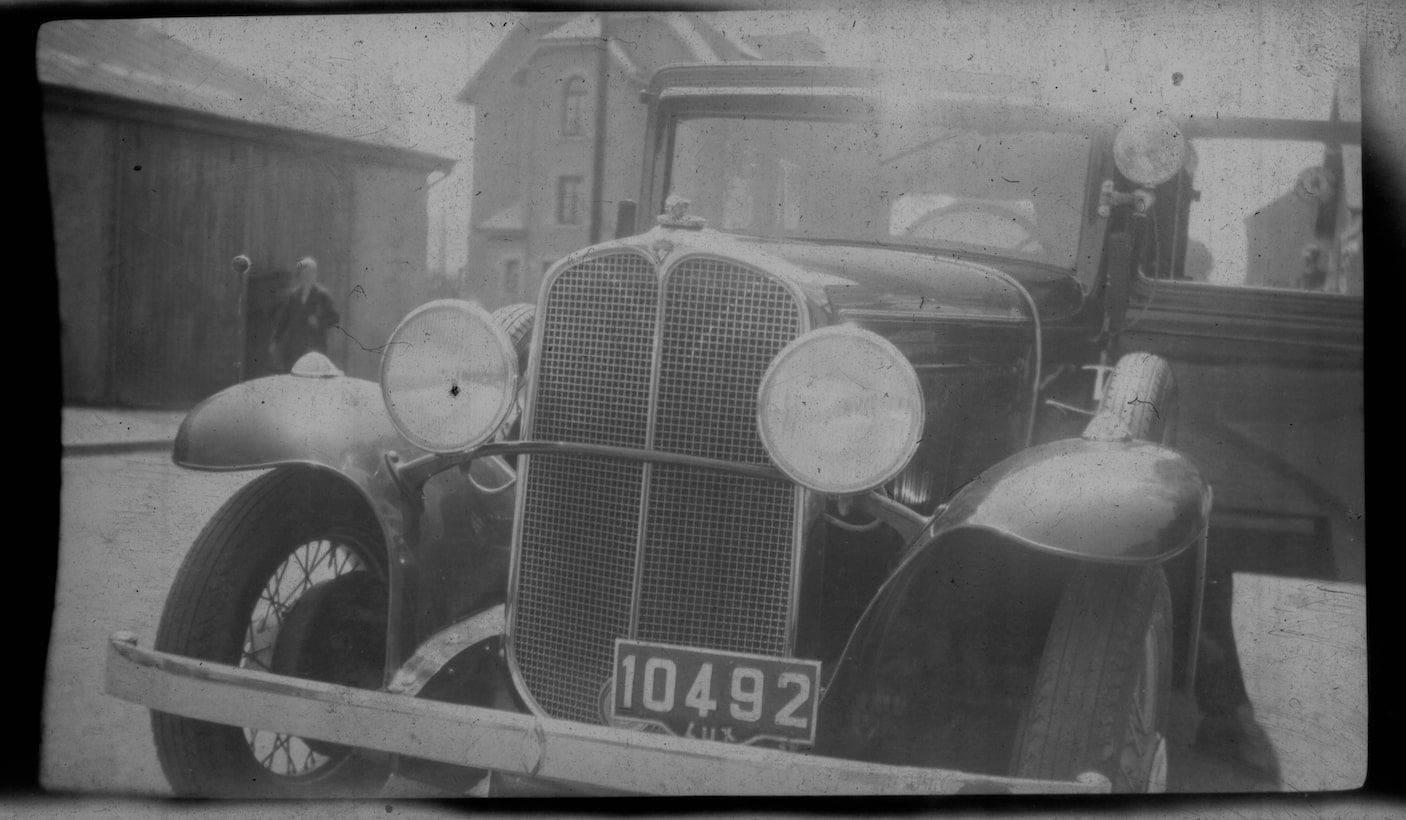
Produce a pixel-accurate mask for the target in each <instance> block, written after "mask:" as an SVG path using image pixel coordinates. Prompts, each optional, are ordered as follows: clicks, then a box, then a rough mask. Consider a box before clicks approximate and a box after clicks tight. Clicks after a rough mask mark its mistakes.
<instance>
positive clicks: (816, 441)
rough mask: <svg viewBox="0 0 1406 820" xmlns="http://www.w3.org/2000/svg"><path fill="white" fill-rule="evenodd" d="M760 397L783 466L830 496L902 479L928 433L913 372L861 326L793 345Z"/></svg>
mask: <svg viewBox="0 0 1406 820" xmlns="http://www.w3.org/2000/svg"><path fill="white" fill-rule="evenodd" d="M757 398H758V402H757V430H758V433H759V434H760V436H761V439H762V443H763V444H764V445H766V449H767V452H768V453H770V454H771V458H772V460H773V461H775V462H776V466H778V467H780V468H781V470H782V472H784V473H786V475H788V476H790V477H791V478H792V480H794V481H795V482H796V483H797V484H801V485H803V486H806V487H809V488H811V489H813V490H819V491H820V492H824V493H835V494H850V493H860V492H864V491H866V490H871V489H873V488H875V487H878V486H879V485H881V484H883V483H884V482H886V481H888V480H889V479H891V478H893V477H894V476H896V475H898V473H899V471H901V470H902V469H903V468H904V467H905V466H906V465H907V464H908V461H909V460H910V459H911V458H912V457H913V452H914V451H915V450H916V449H917V448H918V440H919V439H920V438H921V436H922V432H923V391H922V387H921V386H920V385H919V384H918V374H917V373H916V372H915V371H914V370H913V365H912V364H910V363H909V361H908V359H907V357H905V356H904V355H903V354H902V353H900V352H899V350H898V348H896V347H894V346H893V345H892V344H890V343H889V342H888V341H887V340H886V339H884V338H883V337H882V336H879V335H878V334H876V333H872V332H870V331H867V330H863V329H860V328H857V327H850V326H836V327H827V328H821V329H819V330H814V331H811V332H810V333H807V334H805V335H804V336H801V337H800V338H798V339H795V340H794V341H792V342H791V343H790V344H789V345H787V346H786V347H785V348H784V349H783V350H782V351H781V352H780V353H778V354H777V356H776V359H775V360H773V361H772V363H771V366H770V367H769V368H767V371H766V375H764V376H763V377H762V383H761V387H760V389H759V390H758V397H757Z"/></svg>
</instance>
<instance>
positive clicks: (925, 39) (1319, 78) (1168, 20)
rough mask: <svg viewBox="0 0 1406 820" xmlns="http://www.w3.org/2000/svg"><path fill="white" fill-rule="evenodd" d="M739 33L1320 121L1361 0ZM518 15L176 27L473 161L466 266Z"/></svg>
mask: <svg viewBox="0 0 1406 820" xmlns="http://www.w3.org/2000/svg"><path fill="white" fill-rule="evenodd" d="M709 16H710V17H711V18H712V19H713V22H714V23H715V24H716V25H717V26H719V27H720V28H722V29H723V30H724V31H727V32H729V33H734V34H743V33H749V32H751V33H783V32H788V31H805V32H808V33H809V34H811V35H812V36H814V37H815V38H816V39H818V40H819V41H820V42H821V43H822V44H823V45H824V47H825V49H826V56H827V59H829V60H830V61H831V62H840V63H869V62H875V61H878V62H883V63H885V64H887V65H888V66H889V67H890V68H892V69H896V70H897V71H898V72H899V73H900V74H901V73H903V72H904V71H905V69H906V68H908V67H910V66H912V67H918V66H926V67H933V68H941V69H956V70H974V71H983V72H993V73H1006V74H1014V75H1017V76H1020V77H1022V78H1028V79H1030V80H1034V81H1037V82H1038V83H1039V84H1040V86H1041V88H1042V89H1043V90H1044V92H1045V93H1047V94H1049V95H1051V96H1052V97H1054V98H1056V99H1057V100H1062V101H1065V102H1070V103H1076V104H1080V105H1094V106H1106V107H1107V108H1108V110H1109V111H1110V113H1113V114H1115V115H1117V114H1120V113H1121V115H1126V114H1128V113H1129V109H1136V110H1139V111H1149V110H1150V111H1161V112H1163V113H1167V114H1170V115H1173V116H1178V115H1185V114H1189V113H1194V114H1197V115H1202V114H1205V115H1211V114H1213V113H1214V112H1218V111H1219V112H1226V111H1229V112H1235V113H1237V114H1241V115H1265V116H1279V117H1302V118H1321V117H1325V116H1326V115H1327V113H1328V109H1327V106H1328V101H1329V100H1330V99H1331V95H1332V89H1333V84H1334V82H1335V80H1336V78H1337V76H1338V73H1339V72H1340V71H1342V70H1344V69H1355V68H1356V64H1357V54H1358V51H1357V49H1358V35H1357V31H1358V25H1359V21H1360V19H1361V8H1360V4H1358V3H1354V2H1350V0H1338V1H1337V2H1322V0H1265V2H1227V1H1226V0H1187V2H1179V3H1164V2H1150V0H1125V1H1124V2H1117V3H1114V2H1088V3H1084V2H1068V0H1066V1H1065V2H1052V1H1038V2H1037V0H1014V1H1013V2H1006V3H989V2H986V1H985V0H944V2H928V3H918V2H907V1H906V0H874V1H873V2H854V0H839V2H833V3H827V4H825V5H823V6H811V7H802V8H797V9H791V10H786V11H779V12H778V11H761V12H723V13H717V14H713V15H709ZM524 17H529V15H524V14H522V13H517V12H470V13H456V14H450V13H437V14H393V15H385V14H382V15H357V16H316V17H314V16H308V17H296V16H292V17H290V16H283V17H243V18H241V17H224V18H182V19H167V20H160V21H153V22H154V23H155V24H156V25H157V26H158V27H159V28H162V29H163V30H165V31H166V32H167V33H168V34H171V35H174V36H175V37H177V38H178V39H180V40H182V41H184V42H186V43H187V44H189V45H191V46H193V47H195V48H197V49H200V50H201V51H204V52H207V53H209V54H211V55H212V56H215V57H218V58H220V59H223V60H225V61H227V62H230V63H233V64H235V65H238V66H242V67H245V68H247V69H248V70H249V71H250V72H251V73H254V74H259V75H262V76H265V77H267V78H269V79H271V80H273V81H275V82H278V83H281V84H293V85H299V86H302V87H303V88H304V89H306V90H309V91H311V92H313V93H316V94H318V95H320V96H322V97H324V98H325V99H327V100H328V101H329V102H332V103H333V104H334V106H336V107H340V108H342V109H343V110H346V111H348V112H355V113H356V115H357V117H358V118H359V119H361V118H364V119H366V120H369V121H371V122H373V123H374V122H376V121H378V120H381V121H386V122H395V124H396V127H397V130H398V131H399V132H400V133H403V134H406V135H407V139H408V140H409V141H410V143H411V144H408V145H406V146H405V147H409V148H416V149H419V150H423V151H429V152H431V153H435V154H439V155H441V156H446V157H450V158H452V159H456V160H458V163H457V165H456V167H455V169H454V171H453V172H452V173H451V174H450V175H449V176H448V177H447V178H445V179H443V180H440V181H437V182H435V183H434V185H433V186H432V188H431V189H430V202H429V209H430V237H429V259H428V260H427V261H428V269H429V270H431V271H433V270H440V269H444V270H449V271H454V270H456V269H457V268H458V267H459V266H460V265H462V264H463V263H464V261H465V259H466V258H467V239H468V226H469V218H470V213H469V210H470V203H471V201H472V186H471V180H472V163H471V159H472V150H473V133H472V127H473V126H472V117H471V116H470V112H469V109H468V108H467V107H466V106H465V105H463V104H462V103H460V102H458V101H456V100H455V99H454V98H455V96H456V95H457V94H458V92H459V91H460V90H461V89H462V88H463V86H464V84H465V83H466V82H467V81H468V79H469V77H470V76H472V74H473V72H474V71H475V70H477V69H478V67H479V66H480V65H482V63H483V61H485V60H486V59H487V58H488V56H489V54H490V53H491V52H492V51H493V49H494V48H495V47H496V46H497V45H498V44H499V43H500V42H501V41H502V39H503V37H504V36H505V34H506V33H507V31H509V30H510V28H511V26H513V25H515V24H516V23H517V22H518V21H519V20H521V19H523V18H524Z"/></svg>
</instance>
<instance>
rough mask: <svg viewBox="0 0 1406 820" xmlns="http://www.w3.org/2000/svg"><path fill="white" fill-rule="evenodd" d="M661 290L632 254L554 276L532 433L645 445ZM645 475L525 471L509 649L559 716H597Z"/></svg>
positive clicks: (628, 584)
mask: <svg viewBox="0 0 1406 820" xmlns="http://www.w3.org/2000/svg"><path fill="white" fill-rule="evenodd" d="M657 294H658V285H657V278H656V276H655V273H654V266H653V265H652V264H651V263H650V262H649V260H647V259H645V258H644V257H642V256H638V255H636V254H614V255H611V256H605V257H600V258H597V259H594V260H590V261H587V262H584V263H582V264H580V265H577V266H576V267H574V268H571V269H570V270H568V271H566V272H564V273H562V274H561V275H560V276H558V277H557V278H556V280H555V282H554V283H553V285H552V289H551V292H550V293H549V294H548V295H547V301H546V305H545V309H544V310H543V311H542V315H541V318H540V319H539V321H542V322H543V323H544V327H543V335H542V345H541V352H540V355H539V362H538V370H537V378H536V381H535V383H534V385H533V387H534V388H535V389H536V391H537V398H536V405H535V407H534V409H533V420H532V436H533V438H538V439H543V440H556V441H578V442H584V443H588V444H613V445H618V446H628V447H643V446H644V444H645V431H646V423H645V422H646V420H647V418H648V412H649V375H650V364H651V358H652V356H653V350H654V314H655V305H656V303H657V299H658V296H657ZM643 475H644V468H643V465H641V464H639V463H634V462H626V461H619V460H604V459H594V458H586V457H582V456H550V457H543V456H537V457H535V458H533V459H532V463H531V466H530V467H529V469H528V474H527V476H526V479H525V482H526V488H525V498H524V501H523V504H524V506H523V513H522V523H521V532H522V536H521V543H520V545H519V550H520V552H519V554H518V580H517V601H516V604H515V620H514V625H513V633H514V650H513V651H514V655H515V656H516V658H517V662H518V667H519V669H520V670H521V672H522V674H523V676H524V678H525V679H526V680H525V683H526V684H527V686H528V688H529V689H531V690H532V693H533V697H535V698H536V699H537V700H538V702H539V703H540V704H542V706H543V708H545V709H547V710H548V711H549V712H550V713H551V714H553V715H555V716H558V717H567V718H575V719H577V720H595V719H596V715H597V713H598V707H597V700H596V699H597V695H598V692H599V688H600V686H601V681H602V680H603V679H604V677H605V674H608V672H609V669H610V664H611V660H612V652H613V650H614V645H615V638H616V637H617V636H619V635H623V634H625V632H626V631H627V630H628V628H629V623H630V607H631V600H632V596H633V583H634V574H635V553H636V547H635V544H636V541H637V539H638V532H639V506H640V502H639V497H640V492H641V489H642V487H643V483H642V482H643ZM602 670H605V672H602Z"/></svg>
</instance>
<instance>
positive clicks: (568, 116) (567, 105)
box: [561, 75, 586, 137]
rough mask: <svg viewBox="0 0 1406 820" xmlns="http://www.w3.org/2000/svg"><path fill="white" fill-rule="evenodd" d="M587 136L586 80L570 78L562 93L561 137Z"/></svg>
mask: <svg viewBox="0 0 1406 820" xmlns="http://www.w3.org/2000/svg"><path fill="white" fill-rule="evenodd" d="M585 134H586V78H585V77H581V76H579V75H577V76H573V77H568V78H567V80H566V87H565V88H563V89H562V92H561V135H562V136H563V137H581V136H585Z"/></svg>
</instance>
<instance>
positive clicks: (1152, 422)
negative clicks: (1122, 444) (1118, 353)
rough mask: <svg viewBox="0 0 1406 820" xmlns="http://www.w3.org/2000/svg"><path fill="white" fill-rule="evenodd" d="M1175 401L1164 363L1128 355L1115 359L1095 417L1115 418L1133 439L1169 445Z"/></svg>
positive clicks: (1156, 358) (1147, 355)
mask: <svg viewBox="0 0 1406 820" xmlns="http://www.w3.org/2000/svg"><path fill="white" fill-rule="evenodd" d="M1177 400H1178V390H1177V385H1176V379H1175V378H1174V377H1173V375H1172V366H1171V365H1170V364H1168V363H1167V360H1166V359H1163V358H1162V357H1160V356H1154V355H1153V354H1151V353H1128V354H1126V355H1124V356H1123V357H1121V358H1120V359H1118V364H1117V365H1116V366H1115V367H1114V368H1113V373H1112V375H1111V376H1110V378H1109V381H1108V384H1106V385H1104V391H1103V401H1101V402H1100V403H1099V409H1098V414H1099V415H1100V416H1105V417H1106V416H1109V415H1112V416H1113V417H1115V418H1116V419H1117V421H1118V423H1120V424H1122V425H1124V426H1126V427H1127V428H1128V432H1130V433H1132V436H1133V438H1135V439H1141V440H1144V441H1152V442H1156V443H1158V444H1166V445H1170V444H1172V441H1173V439H1174V438H1175V433H1176V424H1177V415H1178V414H1177ZM1091 423H1092V422H1091Z"/></svg>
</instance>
